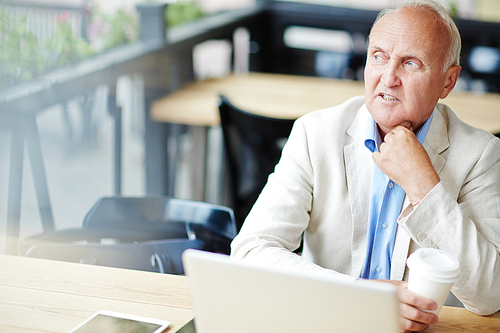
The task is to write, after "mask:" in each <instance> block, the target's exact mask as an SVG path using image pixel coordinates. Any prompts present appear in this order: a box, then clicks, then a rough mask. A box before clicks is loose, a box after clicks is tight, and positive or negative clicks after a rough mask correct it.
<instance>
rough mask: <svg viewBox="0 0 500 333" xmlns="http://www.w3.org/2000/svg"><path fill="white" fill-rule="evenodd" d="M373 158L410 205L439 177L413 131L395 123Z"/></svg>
mask: <svg viewBox="0 0 500 333" xmlns="http://www.w3.org/2000/svg"><path fill="white" fill-rule="evenodd" d="M379 151H380V152H375V153H373V161H374V162H375V164H376V165H377V166H378V167H379V169H380V170H381V171H382V172H383V173H384V174H386V175H387V177H389V178H390V179H391V180H392V181H394V182H395V183H396V184H398V185H399V186H401V188H403V190H404V191H405V193H406V195H407V196H408V198H409V199H410V201H411V203H412V204H416V203H418V202H420V201H421V200H422V199H423V198H424V197H425V196H426V195H427V193H429V192H430V191H431V190H432V189H433V188H434V186H436V185H437V184H438V183H439V181H440V179H439V176H438V174H437V173H436V171H435V170H434V167H433V166H432V163H431V160H430V158H429V155H428V154H427V152H426V151H425V149H424V147H423V146H422V145H421V144H420V142H418V140H417V137H416V136H415V134H414V133H413V132H412V131H411V130H410V129H408V128H406V127H404V126H401V125H400V126H396V127H394V128H393V129H392V130H391V132H389V133H387V135H386V136H385V137H384V142H383V143H382V144H381V145H380V147H379Z"/></svg>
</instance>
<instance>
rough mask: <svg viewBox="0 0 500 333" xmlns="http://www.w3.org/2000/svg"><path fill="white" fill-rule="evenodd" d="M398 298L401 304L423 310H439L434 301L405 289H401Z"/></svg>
mask: <svg viewBox="0 0 500 333" xmlns="http://www.w3.org/2000/svg"><path fill="white" fill-rule="evenodd" d="M398 297H399V300H400V301H401V302H403V303H406V304H409V305H411V306H414V307H417V308H420V309H423V310H427V311H434V310H436V309H437V304H436V302H435V301H434V300H432V299H430V298H426V297H423V296H420V295H418V294H417V293H414V292H413V291H411V290H408V289H405V288H402V289H399V292H398Z"/></svg>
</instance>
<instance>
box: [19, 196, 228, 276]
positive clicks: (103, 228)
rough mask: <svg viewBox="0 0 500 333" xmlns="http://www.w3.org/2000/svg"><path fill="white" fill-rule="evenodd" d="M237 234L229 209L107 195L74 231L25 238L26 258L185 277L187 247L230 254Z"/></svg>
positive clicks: (185, 202) (210, 205) (179, 200)
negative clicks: (183, 255) (183, 253)
mask: <svg viewBox="0 0 500 333" xmlns="http://www.w3.org/2000/svg"><path fill="white" fill-rule="evenodd" d="M235 236H236V223H235V218H234V213H233V211H232V209H230V208H227V207H223V206H218V205H212V204H208V203H204V202H197V201H190V200H182V199H173V198H168V197H142V198H132V197H106V198H102V199H100V200H99V201H98V202H97V203H96V204H95V205H94V207H93V208H92V209H91V210H90V211H89V213H88V214H87V216H86V217H85V219H84V221H83V225H82V227H81V228H78V229H68V230H59V231H53V232H46V233H42V234H39V235H35V236H33V237H29V238H27V239H24V240H23V241H22V242H21V245H20V254H21V255H23V256H28V257H36V258H44V259H54V260H62V261H69V262H81V263H87V264H95V265H100V266H111V267H119V268H129V269H138V270H144V271H152V272H160V273H171V274H184V269H183V267H182V261H181V255H182V252H183V251H184V250H186V249H188V248H195V249H201V250H205V251H210V252H218V253H224V254H229V252H230V247H229V246H230V243H231V240H232V239H233V238H234V237H235Z"/></svg>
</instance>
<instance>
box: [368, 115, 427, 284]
mask: <svg viewBox="0 0 500 333" xmlns="http://www.w3.org/2000/svg"><path fill="white" fill-rule="evenodd" d="M431 119H432V115H431V117H429V119H427V121H426V122H425V123H424V124H423V125H422V126H421V127H420V129H419V130H418V131H417V133H416V136H417V139H418V141H419V142H420V143H421V144H423V142H424V139H425V136H426V135H427V131H428V129H429V126H430V123H431ZM381 144H382V139H381V137H380V134H379V131H378V128H377V124H376V123H375V121H373V119H372V121H371V122H370V123H369V125H368V130H367V139H366V140H365V146H366V147H367V148H368V149H369V150H370V151H371V152H372V153H373V152H375V151H378V147H380V145H381ZM404 197H405V192H404V191H403V189H402V188H401V187H400V186H399V185H397V184H396V183H394V182H393V181H392V180H391V179H389V177H387V176H386V175H385V174H384V173H382V171H380V169H379V168H378V167H377V165H376V164H375V163H374V164H373V175H372V187H371V197H370V212H369V216H368V228H367V231H368V235H367V236H368V237H367V239H368V247H367V251H366V260H365V265H364V267H363V270H362V272H361V277H362V278H365V279H384V280H388V279H390V275H391V259H392V252H393V250H394V242H395V239H396V230H397V228H398V224H397V222H396V221H397V219H398V216H399V214H400V213H401V209H402V207H403V200H404Z"/></svg>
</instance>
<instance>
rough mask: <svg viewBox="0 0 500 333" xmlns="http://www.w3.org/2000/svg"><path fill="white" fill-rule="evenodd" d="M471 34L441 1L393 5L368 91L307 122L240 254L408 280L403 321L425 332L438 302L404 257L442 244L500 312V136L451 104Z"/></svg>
mask: <svg viewBox="0 0 500 333" xmlns="http://www.w3.org/2000/svg"><path fill="white" fill-rule="evenodd" d="M460 43H461V42H460V35H459V32H458V30H457V28H456V26H455V24H454V22H453V20H452V19H451V18H450V17H449V15H448V14H447V13H446V11H445V10H444V9H443V8H442V7H441V6H440V5H437V4H436V3H434V2H431V1H411V2H407V3H406V4H404V5H402V6H401V7H399V8H397V9H395V10H390V11H384V12H382V13H381V15H379V18H378V19H377V21H376V22H375V24H374V26H373V28H372V31H371V33H370V37H369V45H368V57H367V63H366V68H365V96H364V98H363V97H357V98H353V99H350V100H348V101H346V102H345V103H344V104H342V105H339V106H336V107H332V108H329V109H325V110H319V111H316V112H312V113H310V114H307V115H305V116H303V117H302V118H300V119H299V120H297V121H296V123H295V125H294V128H293V130H292V133H291V135H290V137H289V140H288V142H287V144H286V146H285V147H284V149H283V153H282V157H281V160H280V162H279V163H278V165H277V166H276V169H275V172H274V173H273V174H272V175H271V176H270V177H269V180H268V183H267V184H266V186H265V188H264V190H263V191H262V193H261V195H260V197H259V199H258V200H257V202H256V203H255V205H254V207H253V209H252V211H251V212H250V214H249V215H248V217H247V219H246V221H245V223H244V225H243V228H242V229H241V232H240V234H239V235H238V236H237V237H236V238H235V240H234V241H233V244H232V256H233V257H235V258H243V259H244V260H251V261H257V262H259V263H262V264H266V265H272V266H282V267H286V268H288V269H290V268H292V269H297V270H300V271H306V272H310V274H319V275H327V276H331V277H332V278H338V279H346V280H356V279H359V278H366V279H378V280H383V281H387V282H390V283H393V284H396V285H397V288H398V291H399V293H398V295H399V299H400V314H401V326H402V328H403V329H404V330H408V331H420V330H423V329H426V328H427V327H428V326H429V325H430V324H433V323H436V322H437V320H438V318H437V316H436V315H434V314H432V313H428V312H425V311H422V310H421V309H424V310H433V309H435V308H436V303H435V302H434V301H432V300H429V299H427V298H424V297H421V296H419V295H416V294H415V293H412V292H410V291H408V290H407V289H406V282H405V280H406V278H407V271H406V270H405V262H406V259H407V257H408V256H409V254H411V253H412V252H414V251H415V250H416V249H417V248H419V247H434V248H438V249H441V250H444V251H446V252H448V253H450V254H452V255H454V256H455V257H456V258H457V259H458V260H459V261H460V264H461V267H462V273H461V278H460V280H459V281H458V282H457V283H455V285H454V287H453V288H452V292H453V294H454V295H455V296H456V297H457V298H458V299H459V300H460V301H461V302H462V303H463V304H464V305H465V307H466V308H467V309H469V310H470V311H472V312H474V313H477V314H480V315H488V314H492V313H494V312H496V311H498V310H499V309H500V278H499V277H500V255H499V253H500V141H499V140H498V139H497V138H495V137H494V136H492V135H491V134H489V133H487V132H485V131H482V130H479V129H475V128H473V127H471V126H468V125H467V124H464V123H463V122H461V121H460V120H459V119H458V118H457V117H456V115H455V114H454V113H453V112H452V110H450V108H448V107H447V106H446V105H443V104H438V101H439V99H443V98H445V97H446V96H447V95H448V94H449V93H450V92H451V91H452V89H453V87H454V86H455V83H456V81H457V79H458V76H459V73H460V69H461V68H460V66H459V55H460ZM302 235H303V242H304V243H303V251H302V255H301V256H299V255H297V254H295V253H294V250H296V249H297V248H298V246H299V244H300V242H301V238H302Z"/></svg>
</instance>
